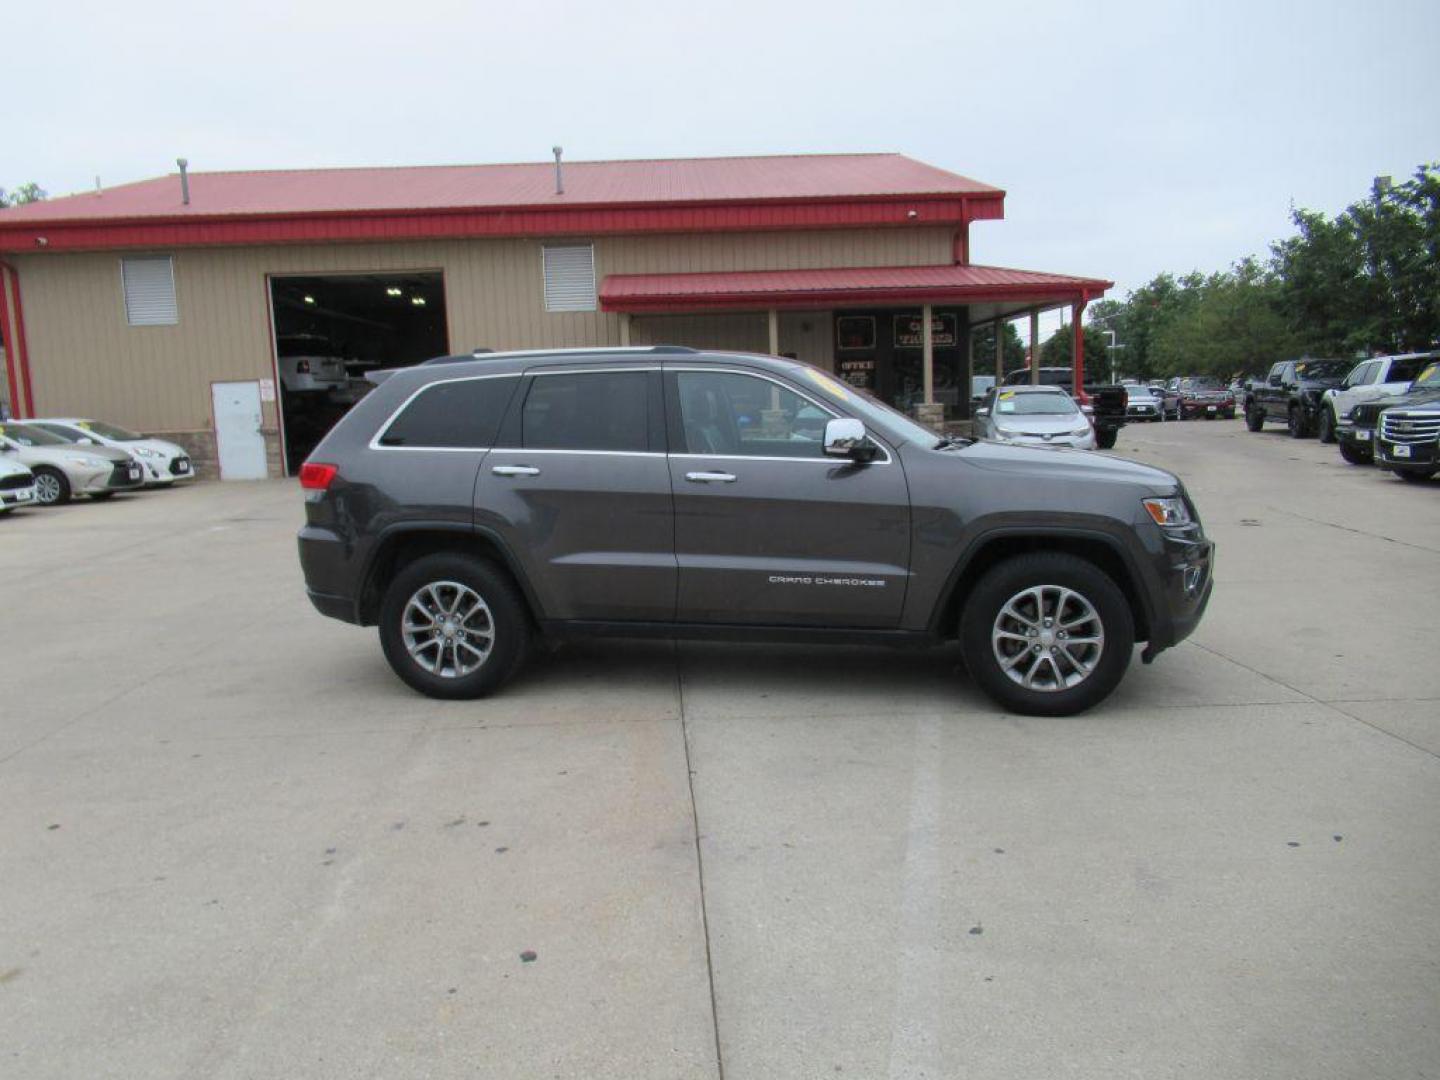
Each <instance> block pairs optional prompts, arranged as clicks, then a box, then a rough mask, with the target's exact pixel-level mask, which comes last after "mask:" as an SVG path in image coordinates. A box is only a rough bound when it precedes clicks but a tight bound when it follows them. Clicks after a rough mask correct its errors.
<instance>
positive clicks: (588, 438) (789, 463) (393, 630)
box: [300, 346, 1213, 715]
mask: <svg viewBox="0 0 1440 1080" xmlns="http://www.w3.org/2000/svg"><path fill="white" fill-rule="evenodd" d="M301 485H302V486H303V487H304V489H305V515H306V522H307V523H306V525H305V527H304V528H303V529H302V530H301V531H300V562H301V565H302V567H303V569H304V573H305V582H306V586H307V588H308V591H309V595H310V599H311V601H312V602H313V603H314V605H315V607H316V608H318V609H319V610H320V611H321V612H322V613H323V614H326V615H330V616H333V617H334V618H337V619H343V620H344V621H346V622H351V623H357V624H359V625H362V626H370V625H377V624H378V626H379V628H380V643H381V646H382V648H383V649H384V652H385V656H386V659H387V660H389V662H390V665H391V666H392V667H393V668H394V670H395V672H396V674H398V675H399V676H400V678H402V679H403V680H405V682H407V683H409V684H410V685H411V686H412V687H414V688H415V689H417V690H419V691H421V692H422V693H425V694H429V695H431V696H434V697H445V698H472V697H478V696H480V695H483V694H486V693H488V692H490V691H493V690H495V689H496V688H498V687H499V686H501V685H502V684H503V683H504V682H505V681H506V680H507V679H509V678H510V677H511V675H513V674H514V673H515V671H516V670H517V669H518V668H519V667H520V665H521V663H522V662H523V661H524V659H525V655H526V652H527V651H528V649H529V647H530V645H531V643H532V641H533V639H534V637H535V636H536V634H537V633H538V634H540V635H544V636H546V637H549V638H552V639H554V638H564V637H567V636H575V635H586V634H589V635H632V636H665V637H686V638H718V639H731V640H739V641H765V640H769V641H833V642H846V643H856V642H860V643H867V644H877V645H933V644H937V643H939V642H941V641H944V640H946V639H954V638H959V640H960V641H961V643H962V645H963V652H964V657H965V663H966V665H967V666H968V668H969V670H970V673H971V675H972V676H973V678H974V679H975V681H976V682H977V683H978V684H979V685H980V686H981V687H982V688H983V689H984V690H985V691H986V692H987V693H988V694H989V695H990V696H992V697H993V698H995V699H996V700H997V701H998V702H1000V703H1001V704H1002V705H1003V706H1005V707H1006V708H1008V709H1011V710H1014V711H1016V712H1022V713H1032V714H1041V715H1068V714H1071V713H1076V712H1080V711H1081V710H1083V709H1086V708H1088V707H1090V706H1091V705H1094V704H1095V703H1097V702H1099V701H1100V700H1102V699H1103V698H1104V697H1105V696H1106V695H1107V694H1109V693H1110V691H1111V690H1113V689H1114V688H1115V686H1116V684H1117V683H1118V682H1119V681H1120V678H1121V676H1122V675H1123V674H1124V672H1125V668H1126V665H1127V664H1128V663H1129V661H1130V656H1131V653H1132V652H1133V650H1134V645H1135V643H1136V642H1137V641H1143V642H1145V643H1146V648H1145V652H1144V659H1145V660H1146V661H1147V662H1148V661H1149V660H1151V659H1153V658H1154V657H1155V655H1156V654H1157V653H1159V652H1160V651H1162V650H1163V649H1165V648H1167V647H1168V646H1170V645H1173V644H1175V643H1176V642H1178V641H1179V640H1181V639H1182V638H1184V637H1185V636H1186V635H1187V634H1188V633H1190V631H1191V630H1192V629H1194V627H1195V624H1196V623H1197V622H1198V621H1199V619H1200V616H1201V613H1202V612H1203V611H1204V610H1205V604H1206V602H1207V601H1208V599H1209V596H1210V589H1211V559H1212V553H1213V547H1212V545H1211V543H1210V541H1208V540H1207V539H1206V538H1205V535H1204V532H1203V531H1202V529H1201V526H1200V520H1199V518H1198V516H1197V515H1196V512H1195V508H1194V506H1193V505H1192V504H1191V502H1190V499H1189V497H1188V495H1187V494H1186V492H1185V488H1184V486H1183V485H1182V484H1181V483H1180V481H1179V480H1177V479H1176V478H1175V477H1174V476H1172V475H1170V474H1169V473H1167V472H1162V471H1161V470H1159V469H1152V468H1149V467H1147V466H1143V465H1137V464H1133V463H1131V462H1127V461H1120V460H1117V459H1115V458H1109V457H1103V456H1100V455H1097V454H1093V453H1087V452H1084V451H1071V450H1050V449H1029V448H1020V447H1011V446H1001V445H998V444H995V443H986V442H971V441H968V440H963V439H955V438H939V437H937V436H936V435H935V434H934V433H933V432H932V431H930V430H928V429H926V428H923V427H920V426H918V425H917V424H915V423H913V422H912V421H910V420H908V419H906V418H905V417H904V416H902V415H900V414H899V413H897V412H894V411H892V410H890V409H888V408H886V407H885V406H883V405H881V404H879V403H878V402H876V401H874V400H873V399H871V398H869V397H867V396H864V395H862V394H860V393H858V392H856V391H855V390H854V389H853V388H851V387H849V386H846V385H844V384H842V383H840V382H837V381H836V380H835V379H833V378H831V377H830V376H829V375H827V374H825V373H824V372H822V371H820V370H818V369H816V368H813V367H810V366H808V365H806V364H801V363H796V362H794V361H788V360H782V359H777V358H775V357H768V356H753V355H744V354H727V353H701V352H695V351H693V350H690V349H683V348H679V347H674V346H661V347H655V348H648V349H607V350H581V351H572V352H544V353H539V352H532V353H509V354H492V355H488V356H485V357H484V358H483V359H475V360H470V361H467V360H463V359H457V360H456V362H453V363H444V364H439V365H425V366H421V367H416V368H410V369H405V370H400V371H396V372H394V373H392V374H391V375H390V376H389V377H388V378H386V379H384V381H382V382H381V383H380V385H379V386H378V387H377V389H376V390H375V391H374V392H372V393H371V394H370V395H369V396H368V397H366V398H365V399H364V400H362V401H361V402H360V403H359V404H358V405H357V406H356V407H355V408H354V409H352V410H351V412H350V413H349V414H348V415H347V416H346V417H345V418H344V419H342V420H341V421H340V423H339V424H338V425H336V427H335V429H334V430H333V431H331V432H330V434H329V435H327V436H326V437H325V439H324V440H323V441H322V442H321V443H320V445H319V446H318V447H316V449H315V452H314V453H313V454H312V456H311V459H310V460H309V461H308V462H306V464H305V466H304V469H303V470H302V472H301Z"/></svg>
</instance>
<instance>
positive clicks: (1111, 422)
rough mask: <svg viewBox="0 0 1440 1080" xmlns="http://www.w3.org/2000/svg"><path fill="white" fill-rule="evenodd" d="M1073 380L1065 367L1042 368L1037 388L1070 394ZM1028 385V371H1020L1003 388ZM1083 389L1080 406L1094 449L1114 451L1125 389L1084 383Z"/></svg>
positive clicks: (1008, 377)
mask: <svg viewBox="0 0 1440 1080" xmlns="http://www.w3.org/2000/svg"><path fill="white" fill-rule="evenodd" d="M1074 380H1075V373H1074V372H1073V371H1071V370H1070V369H1069V368H1068V367H1042V368H1041V369H1040V380H1039V385H1041V386H1059V387H1061V388H1063V389H1065V390H1070V389H1071V387H1072V386H1073V385H1074ZM1029 384H1030V369H1029V368H1021V369H1020V370H1019V371H1012V372H1010V374H1009V375H1006V376H1005V385H1006V386H1028V385H1029ZM1082 389H1083V390H1084V395H1083V396H1082V397H1081V399H1080V404H1081V405H1082V406H1083V407H1085V408H1087V409H1089V415H1090V422H1091V424H1092V425H1093V426H1094V428H1095V445H1096V446H1097V447H1099V448H1100V449H1101V450H1109V449H1111V448H1113V447H1114V445H1115V438H1116V436H1118V435H1119V434H1120V429H1121V428H1122V427H1124V426H1125V410H1126V408H1127V407H1128V405H1129V398H1128V396H1127V395H1126V393H1125V387H1123V386H1119V385H1112V386H1105V385H1101V384H1099V383H1086V384H1085V385H1084V387H1083V388H1082Z"/></svg>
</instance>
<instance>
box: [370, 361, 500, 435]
mask: <svg viewBox="0 0 1440 1080" xmlns="http://www.w3.org/2000/svg"><path fill="white" fill-rule="evenodd" d="M514 392H515V377H514V376H506V377H503V378H490V379H461V380H453V381H448V382H437V383H432V384H431V385H429V386H427V387H425V389H423V390H421V391H420V393H418V394H417V395H415V397H414V398H412V399H411V400H410V403H409V404H408V405H406V406H405V408H404V409H403V410H402V411H401V413H400V415H399V416H397V417H395V419H394V420H392V421H391V422H390V426H389V427H387V428H386V429H385V434H383V435H382V436H380V445H381V446H405V447H412V448H414V447H424V448H430V449H440V450H458V449H467V450H488V449H489V448H490V447H491V446H493V445H494V443H495V432H496V431H497V430H499V427H500V419H501V417H503V416H504V415H505V406H506V405H508V404H509V403H510V395H511V394H512V393H514Z"/></svg>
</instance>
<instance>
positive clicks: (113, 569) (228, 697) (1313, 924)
mask: <svg viewBox="0 0 1440 1080" xmlns="http://www.w3.org/2000/svg"><path fill="white" fill-rule="evenodd" d="M1116 452H1117V453H1120V454H1123V455H1125V456H1132V457H1136V458H1139V459H1142V460H1145V461H1148V462H1151V463H1154V464H1158V465H1161V466H1163V467H1166V468H1170V469H1173V470H1175V471H1176V472H1178V473H1179V474H1180V475H1182V476H1183V477H1184V478H1185V479H1186V481H1187V483H1188V485H1189V487H1190V489H1191V491H1192V493H1193V495H1194V497H1195V499H1196V501H1197V503H1198V504H1199V507H1200V509H1201V512H1202V515H1203V516H1204V519H1205V523H1206V526H1207V528H1208V530H1209V531H1210V533H1211V534H1212V535H1213V536H1214V537H1215V538H1216V539H1217V540H1218V542H1219V545H1220V547H1219V559H1218V583H1217V590H1216V594H1215V599H1214V602H1213V603H1212V605H1211V609H1210V612H1209V615H1208V617H1207V619H1206V621H1205V622H1204V623H1203V624H1202V626H1201V627H1200V630H1199V631H1198V632H1197V634H1196V635H1195V637H1194V638H1193V639H1192V640H1191V641H1190V642H1187V643H1186V644H1184V645H1183V646H1181V647H1179V648H1177V649H1175V650H1173V651H1171V652H1169V653H1167V654H1165V655H1163V656H1162V657H1161V658H1160V659H1159V660H1158V661H1157V662H1156V663H1155V664H1154V665H1153V666H1150V667H1142V666H1141V665H1140V664H1139V662H1138V654H1137V660H1136V664H1135V666H1134V667H1133V668H1132V669H1131V672H1130V674H1129V676H1128V677H1127V679H1126V681H1125V683H1124V684H1123V685H1122V687H1121V689H1120V690H1119V692H1118V693H1117V694H1116V695H1115V696H1114V697H1113V698H1112V699H1111V700H1110V701H1109V702H1107V703H1106V704H1105V705H1103V706H1102V707H1101V708H1099V709H1097V710H1096V711H1094V712H1092V713H1090V714H1088V715H1086V716H1082V717H1078V718H1072V719H1065V720H1037V719H1027V718H1021V717H1016V716H1008V715H1003V714H1001V713H1000V712H999V711H997V709H996V708H994V707H993V706H992V705H991V704H990V703H989V702H988V701H987V700H986V699H984V698H982V697H981V696H980V695H979V693H978V692H977V691H976V690H975V689H974V688H973V687H971V686H970V685H969V684H968V682H967V681H966V679H965V677H964V675H963V674H962V673H961V672H960V671H959V670H958V666H959V657H958V654H957V653H956V652H955V651H953V650H939V651H935V652H929V653H885V652H869V651H861V650H851V649H839V650H822V649H814V648H800V647H773V646H764V647H761V646H755V647H746V646H721V645H695V644H684V645H680V646H678V647H676V646H672V645H669V644H629V643H606V644H596V645H586V646H583V647H571V648H567V649H565V650H563V651H561V652H558V653H556V654H555V655H553V656H547V657H545V658H543V659H542V660H540V661H539V662H538V663H536V664H534V665H533V666H532V667H531V668H530V669H529V670H528V672H527V674H525V675H524V676H523V677H522V678H521V680H520V681H519V682H518V683H516V684H515V685H514V686H513V687H512V688H511V689H509V690H508V691H507V692H505V693H504V694H503V695H502V696H500V697H497V698H495V699H493V700H489V701H483V702H474V703H442V702H434V701H429V700H426V699H424V698H421V697H419V696H417V695H415V694H414V693H412V692H410V691H409V690H407V689H406V688H405V687H404V686H402V685H401V684H400V683H399V682H398V681H397V680H396V679H395V678H394V677H393V676H392V675H391V674H390V672H389V670H388V669H387V668H386V666H385V664H384V661H383V660H382V658H381V656H380V652H379V648H378V646H377V643H376V641H375V636H374V633H373V631H366V630H360V629H356V628H353V627H347V626H344V625H341V624H338V623H335V622H332V621H329V620H326V619H322V618H321V617H320V616H318V615H316V614H315V613H314V612H313V611H312V610H311V609H310V607H309V605H308V603H307V602H306V600H305V598H304V596H303V593H302V590H301V582H300V575H299V569H298V566H297V564H296V560H295V554H294V544H293V534H294V531H295V529H296V528H297V526H298V524H299V521H300V519H301V510H300V496H299V492H298V490H297V489H296V487H295V486H294V485H293V483H290V482H285V483H280V482H276V483H260V484H254V485H223V486H222V485H214V484H211V485H201V486H197V487H194V488H191V489H189V490H178V491H169V492H156V493H147V494H144V495H139V496H134V497H126V496H122V497H119V498H117V499H114V500H112V501H111V502H110V503H109V504H106V505H86V504H83V503H81V504H75V505H72V506H68V507H62V508H57V509H54V510H48V511H44V512H41V511H27V512H23V513H20V514H15V515H10V516H9V517H8V518H7V519H0V580H3V587H0V589H3V593H0V595H3V597H4V605H3V606H4V611H3V619H4V626H5V632H4V635H3V639H0V717H3V719H0V837H3V845H0V1076H6V1077H15V1078H25V1080H32V1078H51V1077H54V1078H75V1077H101V1076H104V1077H127V1078H128V1077H135V1078H140V1077H144V1078H147V1080H153V1078H162V1077H163V1078H171V1077H173V1078H193V1077H206V1078H211V1077H234V1078H240V1077H245V1078H256V1077H267V1078H268V1077H286V1078H292V1077H306V1078H322V1077H323V1078H331V1077H333V1078H337V1080H338V1078H345V1080H353V1078H356V1077H377V1078H386V1080H392V1078H399V1077H434V1078H440V1077H462V1076H463V1077H542V1078H548V1077H623V1078H641V1077H645V1078H650V1077H655V1078H662V1077H663V1078H682V1077H686V1078H688V1077H716V1078H718V1077H721V1076H723V1077H725V1078H728V1080H748V1078H761V1077H765V1078H769V1077H786V1078H789V1077H827V1078H834V1077H837V1076H849V1077H867V1078H868V1077H906V1078H909V1077H931V1078H934V1077H949V1076H975V1077H1015V1078H1026V1080H1033V1078H1037V1077H1055V1076H1067V1077H1097V1078H1098V1077H1105V1078H1110V1077H1116V1076H1138V1077H1147V1078H1154V1077H1170V1076H1182V1075H1183V1076H1203V1077H1236V1078H1241V1077H1244V1078H1252V1077H1259V1076H1264V1077H1296V1078H1301V1077H1303V1078H1305V1080H1314V1078H1317V1077H1366V1078H1370V1077H1381V1076H1387V1077H1388V1076H1410V1077H1418V1076H1434V1075H1436V1074H1437V1073H1440V1010H1437V1008H1436V1005H1437V1002H1440V920H1437V918H1436V915H1435V896H1436V890H1437V886H1440V843H1437V841H1436V828H1435V826H1436V822H1437V821H1440V761H1437V754H1440V662H1437V656H1440V651H1437V641H1440V621H1437V608H1436V603H1435V601H1436V597H1437V596H1440V481H1432V482H1431V483H1430V484H1428V485H1421V486H1414V485H1408V484H1403V483H1402V482H1400V481H1399V480H1396V479H1393V478H1390V477H1387V476H1384V475H1383V474H1379V473H1377V472H1375V471H1373V470H1370V469H1358V468H1354V467H1351V466H1347V465H1344V464H1343V463H1341V462H1340V460H1339V457H1338V455H1337V454H1336V453H1335V452H1334V449H1333V448H1332V447H1322V446H1320V445H1318V444H1317V443H1315V442H1314V441H1308V442H1295V441H1292V440H1290V439H1288V438H1286V437H1285V436H1284V434H1283V433H1282V432H1280V430H1279V429H1278V428H1277V429H1276V430H1274V431H1273V432H1272V431H1267V432H1265V433H1263V434H1258V435H1256V434H1250V433H1247V432H1246V431H1245V430H1244V425H1243V423H1241V422H1239V421H1234V422H1214V423H1204V422H1196V423H1186V424H1173V423H1172V424H1164V425H1151V426H1149V427H1144V428H1135V427H1131V428H1127V429H1126V430H1125V432H1123V433H1122V435H1121V439H1120V445H1119V447H1118V448H1117V451H1116Z"/></svg>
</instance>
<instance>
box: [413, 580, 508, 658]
mask: <svg viewBox="0 0 1440 1080" xmlns="http://www.w3.org/2000/svg"><path fill="white" fill-rule="evenodd" d="M400 638H401V641H402V642H404V645H405V649H406V651H407V652H408V653H409V654H410V658H411V659H412V660H414V661H415V663H416V664H417V665H418V666H419V667H420V668H421V670H423V671H426V672H429V673H430V674H431V675H438V676H439V677H441V678H442V679H459V678H463V677H464V676H466V675H469V674H471V673H472V672H474V671H475V670H476V669H478V668H479V667H480V666H481V665H482V664H484V663H485V661H487V660H489V659H490V653H491V651H492V649H493V648H494V645H495V621H494V617H493V616H492V615H491V613H490V608H489V605H487V604H486V603H485V601H484V600H483V599H482V598H481V596H480V594H479V593H477V592H476V591H475V590H474V589H472V588H470V587H469V586H468V585H463V584H461V583H460V582H458V581H432V582H430V583H429V584H426V585H422V586H421V587H420V588H419V589H417V590H416V591H415V593H414V595H412V596H411V597H410V599H409V600H408V601H406V603H405V609H404V611H403V612H402V613H401V615H400Z"/></svg>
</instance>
